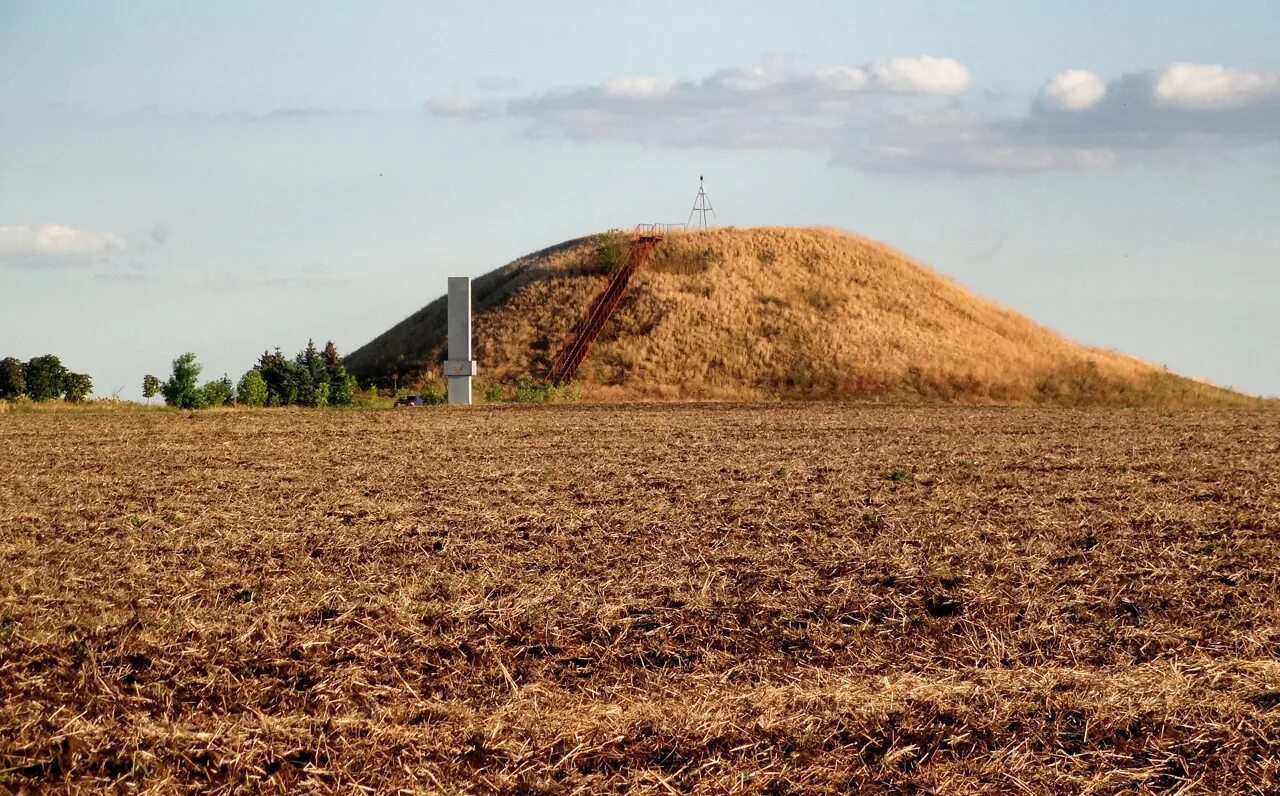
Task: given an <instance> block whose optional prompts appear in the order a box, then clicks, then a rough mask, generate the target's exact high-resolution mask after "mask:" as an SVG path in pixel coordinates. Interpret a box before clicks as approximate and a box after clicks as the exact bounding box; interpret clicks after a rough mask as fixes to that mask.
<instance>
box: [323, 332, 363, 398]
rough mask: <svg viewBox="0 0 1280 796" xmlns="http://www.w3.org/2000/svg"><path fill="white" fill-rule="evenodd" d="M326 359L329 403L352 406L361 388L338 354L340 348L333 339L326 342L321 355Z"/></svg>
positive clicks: (325, 368) (325, 367)
mask: <svg viewBox="0 0 1280 796" xmlns="http://www.w3.org/2000/svg"><path fill="white" fill-rule="evenodd" d="M320 356H321V358H322V359H323V360H324V370H325V378H326V379H327V380H328V382H329V405H330V406H350V405H351V404H352V403H354V402H355V400H356V390H357V389H359V387H358V385H357V384H356V380H355V377H354V376H352V375H351V374H350V373H348V372H347V368H346V366H344V365H343V364H342V357H340V356H338V348H337V346H335V345H334V344H333V341H332V340H330V341H329V342H327V343H325V344H324V352H323V353H322V354H321V355H320Z"/></svg>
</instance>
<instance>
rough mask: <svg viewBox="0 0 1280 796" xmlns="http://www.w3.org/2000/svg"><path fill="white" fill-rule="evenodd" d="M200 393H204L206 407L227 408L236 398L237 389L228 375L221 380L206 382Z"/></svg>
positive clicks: (224, 375)
mask: <svg viewBox="0 0 1280 796" xmlns="http://www.w3.org/2000/svg"><path fill="white" fill-rule="evenodd" d="M200 391H201V392H202V393H204V402H205V406H226V405H227V404H229V403H231V399H232V398H234V397H235V387H233V386H232V384H231V379H229V378H227V376H226V374H223V376H222V378H220V379H216V380H214V381H210V382H206V383H205V385H204V386H203V387H201V388H200Z"/></svg>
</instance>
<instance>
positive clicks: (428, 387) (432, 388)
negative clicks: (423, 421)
mask: <svg viewBox="0 0 1280 796" xmlns="http://www.w3.org/2000/svg"><path fill="white" fill-rule="evenodd" d="M418 395H421V396H422V400H423V401H424V402H426V403H427V405H433V404H442V403H444V402H445V401H447V400H449V393H448V392H446V391H445V389H444V388H443V387H441V386H439V385H437V384H425V385H423V387H422V390H421V391H420V392H419V393H418Z"/></svg>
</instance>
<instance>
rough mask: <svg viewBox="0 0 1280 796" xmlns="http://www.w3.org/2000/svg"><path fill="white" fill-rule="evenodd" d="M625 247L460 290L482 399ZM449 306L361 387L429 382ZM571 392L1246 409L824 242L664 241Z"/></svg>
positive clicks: (868, 249)
mask: <svg viewBox="0 0 1280 796" xmlns="http://www.w3.org/2000/svg"><path fill="white" fill-rule="evenodd" d="M627 241H628V238H627V236H625V235H621V234H614V235H600V236H594V237H590V238H581V239H578V240H572V241H568V242H566V243H563V244H560V245H558V246H554V247H552V248H549V249H545V250H543V251H540V252H536V253H534V254H531V255H529V256H526V257H523V258H521V259H519V260H516V261H515V262H513V263H510V264H509V265H507V266H504V267H502V268H499V269H497V270H496V271H492V272H490V273H488V274H486V275H484V276H482V277H480V278H478V279H476V280H474V281H473V283H472V284H473V313H474V324H473V329H474V336H475V349H476V359H477V360H478V362H479V365H480V371H481V373H482V374H483V376H482V378H481V379H480V382H481V384H486V383H496V382H512V381H514V380H516V379H517V378H519V377H520V376H522V375H530V376H532V377H534V378H535V379H536V378H540V377H542V376H543V375H545V373H546V371H547V368H548V366H549V364H550V361H551V359H552V358H553V357H554V356H555V354H556V351H557V350H558V349H559V348H560V346H561V345H562V344H563V343H564V341H565V340H566V338H567V337H568V335H569V333H570V331H571V329H572V327H573V324H574V323H575V322H576V321H577V320H578V319H579V317H580V316H581V314H582V313H583V311H584V310H585V308H586V307H587V305H588V304H589V303H590V301H591V299H592V298H593V297H594V296H595V294H596V293H597V292H599V291H600V290H601V289H602V287H603V286H604V284H605V274H606V273H607V272H608V271H609V268H610V266H611V264H612V263H614V262H616V261H618V260H619V259H620V258H624V257H625V255H626V246H627V245H628V243H627ZM444 347H445V302H444V299H443V297H442V298H440V299H437V300H436V301H434V302H432V303H430V304H428V305H427V306H426V307H424V308H422V309H421V310H419V311H418V312H416V313H414V314H413V315H412V316H410V317H409V318H406V319H405V320H404V321H402V322H400V323H399V324H397V325H396V326H394V327H392V328H391V329H389V330H388V331H387V332H385V333H383V334H382V335H380V336H379V337H377V338H376V339H375V340H373V341H372V342H370V343H368V344H367V345H365V346H363V347H361V348H360V349H358V350H356V351H355V352H353V353H352V354H351V355H350V356H349V357H348V358H347V365H348V367H349V368H350V369H351V370H352V372H353V373H355V374H356V376H357V377H358V378H359V379H361V381H362V382H366V383H370V382H372V383H378V384H383V385H387V384H391V383H393V382H394V383H398V384H400V385H405V384H414V383H417V382H419V381H422V380H427V379H434V378H438V377H439V374H440V361H441V360H442V359H444ZM575 383H576V384H577V385H578V387H579V389H580V390H581V391H582V392H583V394H584V395H586V396H588V397H597V398H610V397H617V398H622V397H657V398H744V399H745V398H771V397H783V398H836V399H857V398H884V399H889V400H908V401H909V400H943V401H974V402H988V401H995V402H1041V401H1050V402H1064V403H1082V402H1085V403H1092V402H1102V403H1148V402H1199V401H1217V400H1247V399H1245V397H1244V396H1240V395H1238V394H1236V393H1231V392H1229V391H1226V390H1221V389H1219V388H1216V387H1212V386H1209V385H1206V384H1203V383H1201V382H1197V381H1193V380H1189V379H1184V378H1181V377H1178V376H1175V375H1173V374H1170V373H1168V372H1166V371H1164V370H1161V369H1159V368H1157V367H1155V366H1153V365H1150V364H1148V363H1145V362H1142V361H1140V360H1137V359H1134V358H1132V357H1128V356H1125V355H1122V354H1118V353H1114V352H1110V351H1102V350H1097V349H1090V348H1086V347H1084V346H1080V345H1077V344H1075V343H1072V342H1070V341H1068V340H1065V339H1063V338H1062V337H1060V336H1059V335H1057V334H1055V333H1053V332H1051V331H1049V330H1047V329H1045V328H1044V327H1042V326H1039V325H1038V324H1036V323H1034V322H1033V321H1031V320H1029V319H1027V318H1025V317H1023V316H1021V315H1019V314H1017V313H1015V312H1011V311H1009V310H1006V309H1003V308H1001V307H999V306H996V305H995V304H993V303H991V302H989V301H985V300H983V299H980V298H978V297H976V296H974V295H972V294H971V293H969V292H967V291H965V290H964V289H963V288H961V287H960V286H958V285H957V284H955V283H954V282H952V281H950V280H948V279H946V278H943V277H941V276H939V275H938V274H936V273H934V272H933V271H931V270H929V269H928V268H926V267H924V266H922V265H920V264H918V263H916V262H913V261H912V260H910V259H908V258H907V257H905V256H903V255H901V254H899V253H898V252H896V251H894V250H892V249H890V248H888V247H887V246H884V245H882V244H879V243H876V242H874V241H870V240H867V239H864V238H860V237H856V236H853V235H849V234H846V233H842V232H838V231H835V230H828V229H794V228H755V229H719V230H711V231H705V232H697V233H681V234H675V235H671V236H668V237H667V239H666V240H664V241H663V242H662V243H661V244H660V245H659V246H658V248H657V249H656V250H655V252H654V254H653V255H652V257H651V259H650V260H649V261H648V263H647V264H646V265H645V266H644V267H643V268H642V269H641V270H640V271H639V273H637V275H636V276H635V278H634V279H633V280H632V282H631V288H630V290H629V291H628V294H627V296H626V297H625V299H624V300H623V303H622V304H621V306H620V307H619V309H618V312H617V313H616V315H615V316H614V317H613V319H612V320H611V321H610V323H609V324H608V325H607V326H606V327H605V329H604V333H603V334H602V336H601V337H600V339H599V340H598V341H597V343H596V345H595V347H594V348H593V349H592V352H591V356H590V357H589V358H588V359H587V360H586V362H585V363H584V364H583V366H582V368H581V369H580V370H579V371H578V374H577V377H576V379H575Z"/></svg>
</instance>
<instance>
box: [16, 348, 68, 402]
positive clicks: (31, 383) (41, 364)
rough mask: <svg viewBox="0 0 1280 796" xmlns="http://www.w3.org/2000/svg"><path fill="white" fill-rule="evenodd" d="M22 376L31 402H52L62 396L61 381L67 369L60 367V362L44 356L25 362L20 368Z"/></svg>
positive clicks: (51, 355) (54, 357)
mask: <svg viewBox="0 0 1280 796" xmlns="http://www.w3.org/2000/svg"><path fill="white" fill-rule="evenodd" d="M22 375H23V377H24V378H25V379H26V382H27V395H29V396H30V397H31V400H33V401H52V400H53V399H54V398H57V397H58V396H59V395H62V380H63V379H65V378H66V376H67V369H66V368H64V367H63V366H62V360H60V359H58V358H57V357H56V356H54V355H53V354H46V355H45V356H42V357H35V358H34V359H32V360H31V361H29V362H27V364H26V365H24V366H23V367H22Z"/></svg>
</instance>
